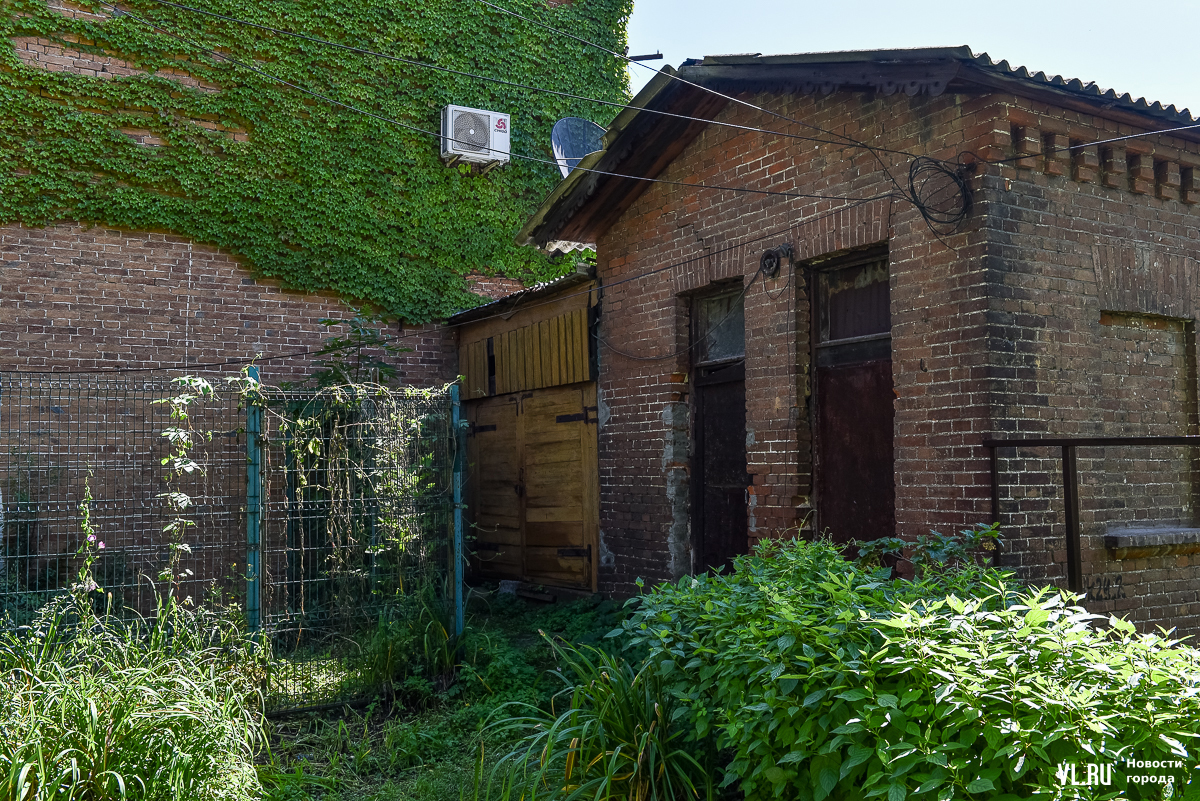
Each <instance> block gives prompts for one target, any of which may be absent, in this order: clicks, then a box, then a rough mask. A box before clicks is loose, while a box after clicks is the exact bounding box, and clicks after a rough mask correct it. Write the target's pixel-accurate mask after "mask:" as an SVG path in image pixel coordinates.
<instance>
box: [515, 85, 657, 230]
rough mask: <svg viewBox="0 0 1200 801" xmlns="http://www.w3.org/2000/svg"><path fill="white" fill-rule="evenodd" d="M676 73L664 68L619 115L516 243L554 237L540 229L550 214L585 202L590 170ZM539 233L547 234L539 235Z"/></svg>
mask: <svg viewBox="0 0 1200 801" xmlns="http://www.w3.org/2000/svg"><path fill="white" fill-rule="evenodd" d="M675 74H676V72H675V70H674V68H672V67H670V66H666V67H663V68H662V69H661V70H659V72H658V74H656V75H655V76H654V77H653V78H651V79H650V81H649V82H648V83H647V84H646V85H645V86H643V87H642V90H641V91H640V92H638V93H637V95H636V96H635V97H634V98H633V99H632V100H630V101H629V105H628V106H627V107H626V108H625V109H624V110H622V111H621V113H620V114H618V115H617V116H616V118H615V119H614V120H613V121H612V124H611V125H609V126H608V129H607V130H606V131H605V132H604V136H603V138H602V139H601V144H602V147H603V149H602V150H598V151H596V152H595V153H590V154H588V155H586V156H584V157H583V159H581V160H580V162H579V164H578V165H576V167H575V169H573V170H571V172H570V173H569V174H568V175H567V177H566V178H564V179H563V180H562V181H560V182H559V184H558V186H556V187H554V189H553V190H551V192H550V194H549V195H547V196H546V199H545V200H543V201H542V203H541V205H539V206H538V208H537V211H535V212H534V213H533V215H532V216H531V217H530V218H529V219H528V220H527V221H526V222H525V225H523V226H522V227H521V230H520V231H518V232H517V236H516V242H517V244H518V245H532V244H538V245H542V244H545V243H546V242H547V241H549V240H551V239H554V238H555V237H554V236H553V235H548V234H549V232H544V231H541V230H540V229H541V228H543V227H544V224H545V222H546V217H547V215H548V214H549V213H550V212H551V211H553V210H554V209H556V208H558V207H560V206H561V205H563V204H567V205H575V204H576V203H579V202H582V201H583V200H584V199H586V197H587V195H588V194H591V192H590V191H587V188H586V187H584V186H583V184H584V183H585V182H587V181H588V179H589V178H594V177H596V173H593V172H589V170H593V169H595V168H596V165H597V164H599V163H600V161H601V160H602V159H603V158H604V157H605V156H606V155H608V151H609V149H610V148H611V147H612V145H613V143H614V142H616V141H617V140H618V139H619V138H620V136H621V134H622V133H623V132H624V131H625V130H626V129H627V128H628V127H629V126H630V125H631V124H632V123H633V122H634V120H636V119H637V117H638V115H639V114H641V113H642V109H644V108H646V107H647V106H649V105H650V104H651V103H652V102H653V101H654V100H655V99H656V98H657V97H658V96H659V95H661V94H662V93H663V92H664V90H666V89H668V88H669V87H670V86H671V85H672V84H673V83H674V82H675V81H674V77H673V76H674V75H675ZM581 192H584V193H585V194H583V197H578V198H577V197H574V196H575V195H577V194H579V193H581ZM539 234H546V235H543V236H539Z"/></svg>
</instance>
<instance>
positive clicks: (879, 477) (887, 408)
mask: <svg viewBox="0 0 1200 801" xmlns="http://www.w3.org/2000/svg"><path fill="white" fill-rule="evenodd" d="M814 277H815V284H816V286H815V289H816V292H815V297H814V306H815V308H814V310H813V312H814V313H813V329H814V330H813V335H814V336H813V343H814V345H813V354H812V364H813V366H814V373H815V378H816V381H815V388H814V401H815V406H816V413H815V415H814V426H813V428H814V431H813V434H814V442H815V457H816V458H815V471H814V473H815V482H814V483H815V495H816V506H817V521H816V522H817V530H818V531H828V533H829V534H830V535H831V536H832V538H833V540H834V541H835V542H846V541H847V540H853V539H858V540H874V539H879V538H880V537H890V536H893V535H894V534H895V528H896V487H895V457H894V444H893V426H894V421H895V403H894V401H895V391H894V389H893V385H892V318H891V293H890V289H889V276H888V260H887V255H886V253H884V254H872V255H870V256H866V257H860V258H857V259H855V260H852V261H843V262H840V263H836V264H831V265H829V266H828V267H825V266H822V268H821V269H820V270H819V271H818V272H816V274H815V276H814Z"/></svg>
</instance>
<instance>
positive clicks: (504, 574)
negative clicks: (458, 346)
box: [465, 383, 600, 591]
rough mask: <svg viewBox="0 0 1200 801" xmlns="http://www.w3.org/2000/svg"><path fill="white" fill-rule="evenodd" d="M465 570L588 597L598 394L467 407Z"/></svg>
mask: <svg viewBox="0 0 1200 801" xmlns="http://www.w3.org/2000/svg"><path fill="white" fill-rule="evenodd" d="M465 407H466V410H467V419H468V420H469V421H470V422H471V432H472V433H471V436H470V437H469V438H468V439H469V443H470V444H469V446H468V460H469V465H470V474H469V475H470V479H469V484H468V492H467V498H468V517H469V519H470V520H471V522H472V523H473V528H472V534H473V535H474V538H473V545H474V547H473V558H472V565H473V568H474V570H475V571H476V573H477V574H478V575H480V576H482V577H487V578H493V579H514V580H520V581H527V582H530V583H534V584H545V585H549V586H559V587H573V588H579V589H590V590H592V591H595V590H596V564H595V560H596V551H597V546H598V534H599V519H600V504H599V482H598V473H597V462H596V387H595V384H592V383H585V384H576V385H573V386H564V387H553V388H547V389H540V390H537V391H534V392H525V393H521V394H519V395H504V396H498V397H495V398H488V399H486V400H480V401H475V402H472V403H468V404H466V405H465Z"/></svg>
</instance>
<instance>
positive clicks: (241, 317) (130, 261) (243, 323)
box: [0, 223, 507, 386]
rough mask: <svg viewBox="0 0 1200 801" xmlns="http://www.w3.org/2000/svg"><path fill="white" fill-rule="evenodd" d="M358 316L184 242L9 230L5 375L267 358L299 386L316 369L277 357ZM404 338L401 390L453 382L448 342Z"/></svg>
mask: <svg viewBox="0 0 1200 801" xmlns="http://www.w3.org/2000/svg"><path fill="white" fill-rule="evenodd" d="M480 288H481V289H482V290H484V291H487V290H489V289H499V290H500V291H501V292H503V291H505V290H506V289H507V287H491V286H490V285H486V286H481V287H480ZM349 316H351V312H350V310H349V307H348V306H347V305H346V304H344V303H342V302H340V301H339V300H338V299H337V298H335V297H333V296H331V295H322V294H307V293H301V292H290V291H286V290H284V289H281V288H280V287H279V286H278V285H277V284H276V283H274V282H269V281H262V280H260V279H256V278H255V277H254V274H253V273H252V272H251V271H250V270H249V269H248V268H247V267H246V266H245V265H243V264H240V263H239V262H238V260H237V259H236V258H235V257H233V256H232V255H230V254H228V253H225V252H223V251H221V250H219V249H218V248H214V247H211V246H206V245H202V244H197V243H193V242H191V241H189V240H187V239H184V238H182V237H177V236H172V235H169V234H164V233H159V232H147V231H120V230H113V229H107V228H90V229H89V228H85V227H83V226H80V225H77V224H71V223H60V224H56V225H49V226H47V227H45V228H30V227H26V226H23V225H19V224H10V225H3V226H0V371H4V370H20V371H45V372H70V371H101V370H113V369H119V368H128V367H135V368H144V367H160V368H169V369H167V370H165V371H164V374H165V375H173V374H176V373H182V372H195V371H196V365H209V364H217V363H221V362H227V361H235V362H236V361H237V360H241V359H250V358H254V357H256V356H259V355H260V354H261V357H262V358H261V359H260V363H261V365H262V367H261V370H262V376H263V380H264V381H268V382H270V383H279V382H280V381H295V380H297V379H299V378H302V377H303V376H305V375H307V374H308V372H309V370H310V364H311V361H312V360H311V358H308V357H303V358H289V359H280V358H277V357H280V356H282V355H285V354H291V353H296V352H299V351H306V350H312V349H315V348H320V347H321V346H322V344H323V343H324V341H325V338H326V337H328V336H330V329H329V328H327V327H326V326H325V325H322V324H321V322H320V321H321V320H322V319H325V318H335V319H344V318H347V317H349ZM393 333H396V334H399V333H401V331H400V330H399V329H397V330H396V331H394V332H393ZM403 333H406V334H408V336H406V337H405V338H404V339H402V340H400V341H399V342H398V344H401V345H402V346H403V347H405V348H408V349H410V350H409V351H408V352H406V353H405V354H403V356H402V357H401V361H402V364H401V373H402V380H403V381H405V382H406V383H411V384H413V385H417V386H431V385H434V384H438V383H444V382H445V381H450V380H453V379H454V369H453V365H454V340H453V336H452V335H451V334H450V333H449V332H448V331H446V330H444V329H441V328H439V327H437V326H423V327H421V328H416V329H412V328H410V329H408V330H407V331H404V332H403ZM273 357H276V358H273ZM237 369H238V367H237V366H236V365H235V366H230V367H227V368H224V369H223V370H222V372H237Z"/></svg>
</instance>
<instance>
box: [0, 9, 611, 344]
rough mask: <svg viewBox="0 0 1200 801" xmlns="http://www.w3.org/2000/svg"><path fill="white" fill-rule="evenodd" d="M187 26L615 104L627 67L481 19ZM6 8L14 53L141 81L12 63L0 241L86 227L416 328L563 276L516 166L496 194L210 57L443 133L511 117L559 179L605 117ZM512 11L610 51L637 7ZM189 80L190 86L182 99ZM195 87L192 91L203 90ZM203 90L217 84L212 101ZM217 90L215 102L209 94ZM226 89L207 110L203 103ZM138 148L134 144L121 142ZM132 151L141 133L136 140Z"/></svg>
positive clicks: (492, 177)
mask: <svg viewBox="0 0 1200 801" xmlns="http://www.w3.org/2000/svg"><path fill="white" fill-rule="evenodd" d="M191 4H192V5H195V6H197V7H200V8H204V9H207V10H211V11H215V12H219V13H222V14H226V15H229V16H233V17H237V18H240V19H244V20H249V21H252V22H255V23H260V24H263V25H268V26H273V27H277V28H282V29H286V30H290V31H296V32H300V33H304V34H307V35H311V36H317V37H321V38H324V39H329V40H332V41H336V42H340V43H344V44H349V45H354V46H357V47H363V48H368V49H371V50H376V51H381V52H385V53H389V54H393V55H398V56H403V57H406V58H411V59H418V60H422V61H426V62H434V63H437V64H439V65H443V66H447V67H452V68H455V69H459V70H465V71H469V72H474V73H477V74H481V75H485V76H496V77H500V78H504V79H506V80H510V81H517V82H521V83H526V84H531V85H536V86H547V87H549V88H553V89H557V90H560V91H566V92H572V93H575V94H579V95H584V96H590V97H598V98H602V99H606V100H621V99H623V98H624V97H625V96H626V92H627V86H628V84H627V77H626V73H625V65H624V62H622V61H620V60H619V59H616V58H615V57H612V56H608V55H605V54H603V53H601V52H599V51H597V50H595V49H594V48H589V47H586V46H585V45H582V44H580V43H578V42H575V41H572V40H570V39H565V38H562V37H558V36H557V35H555V34H553V33H551V32H549V31H547V30H545V29H543V28H540V27H538V26H536V25H533V24H531V23H528V22H525V21H523V20H520V19H516V18H514V17H511V16H508V15H504V14H501V13H500V12H497V11H495V10H493V9H490V8H488V7H487V6H485V5H483V4H482V3H477V2H473V0H421V1H420V2H415V1H414V0H360V1H359V2H352V3H344V2H333V0H272V2H270V3H261V2H257V1H256V0H192V3H191ZM120 5H121V6H122V7H124V8H126V9H128V10H130V11H132V12H134V13H136V14H138V15H139V16H142V17H146V18H149V19H152V20H154V21H157V22H158V23H160V24H161V25H162V26H163V27H164V28H166V29H168V30H170V31H172V32H175V33H177V34H179V35H180V36H182V37H185V38H186V39H188V40H191V42H193V43H194V44H189V43H185V42H184V41H181V40H180V39H178V38H174V37H172V36H168V35H166V34H164V33H160V32H155V31H154V30H151V29H150V28H148V27H146V26H145V25H143V24H142V23H140V22H138V21H136V20H134V19H132V18H130V17H127V16H119V15H118V16H113V15H111V14H109V12H108V9H107V8H106V7H105V6H103V5H101V4H99V3H97V2H93V1H92V0H82V2H81V5H80V6H79V7H80V8H86V9H88V10H90V11H92V12H94V13H93V14H76V15H74V16H71V15H66V14H63V13H60V12H59V11H56V10H54V9H52V8H50V7H49V6H48V5H47V4H46V0H0V9H3V13H0V29H2V31H3V37H4V38H5V39H8V40H10V41H12V40H20V39H22V38H25V37H34V38H39V39H46V40H51V41H52V42H55V43H57V44H58V45H59V46H61V47H63V48H65V49H69V50H76V51H82V52H84V53H85V54H89V55H90V56H91V57H97V58H108V59H120V60H121V61H123V62H125V63H127V64H128V65H129V66H130V69H131V70H132V71H133V72H134V74H133V75H127V76H120V77H117V78H115V79H106V78H101V77H93V76H86V75H79V74H75V73H72V72H68V71H53V70H49V69H45V68H43V66H38V65H30V64H27V63H25V62H24V61H22V59H21V58H20V57H18V55H17V51H16V50H15V49H14V48H13V47H0V121H2V123H3V124H2V125H0V223H11V222H23V223H25V224H28V225H35V226H36V225H46V224H50V223H54V222H58V221H78V222H82V223H85V224H88V225H107V226H114V227H120V228H127V229H134V230H161V231H169V232H171V233H173V234H177V235H180V236H185V237H188V238H190V239H193V240H195V241H198V242H205V243H210V244H213V245H216V246H219V247H221V248H224V249H226V250H228V251H231V252H233V253H234V254H236V255H238V256H239V257H241V258H242V260H243V263H245V264H247V266H248V267H249V268H250V269H251V270H252V271H254V273H255V274H256V275H257V276H259V277H262V278H267V279H274V280H277V281H279V282H281V283H282V284H283V285H284V286H286V287H289V288H292V289H299V290H304V291H333V292H336V293H338V294H339V295H341V296H342V297H345V298H347V299H351V300H354V301H358V302H360V303H369V304H373V305H375V306H378V307H380V308H381V309H383V310H385V311H386V312H388V313H390V314H393V315H396V316H399V317H401V318H403V319H406V320H408V321H411V322H422V321H426V320H429V319H434V318H437V317H440V316H443V315H446V314H448V313H451V312H453V311H455V310H457V309H459V308H463V307H464V306H470V305H473V304H474V303H475V302H477V300H476V299H475V298H474V296H472V295H470V294H469V293H468V292H467V290H466V288H465V286H466V284H465V282H464V281H463V280H462V276H463V275H464V274H466V273H468V272H471V271H472V270H483V271H485V272H489V273H498V274H503V275H507V276H512V277H517V278H522V279H526V280H529V279H535V280H542V279H546V278H549V277H552V276H554V275H555V274H556V273H557V272H558V270H559V268H557V267H556V266H555V265H554V264H553V263H552V262H551V261H550V260H548V259H547V258H546V257H544V256H543V255H541V254H539V253H537V252H536V251H534V250H533V249H531V248H523V247H518V246H517V245H516V244H515V243H514V242H513V236H514V234H515V233H516V231H517V230H518V229H519V228H520V226H521V224H522V223H523V222H524V220H525V218H526V217H527V216H528V214H529V213H530V212H531V211H532V210H533V209H534V208H535V207H536V206H537V204H538V203H539V202H540V201H541V199H542V198H543V197H544V196H545V194H546V193H547V192H548V191H549V190H550V189H551V188H552V187H553V186H554V184H555V183H556V182H557V180H558V179H559V177H560V176H559V174H558V171H557V169H556V168H555V167H554V166H551V165H540V164H535V163H531V162H522V161H517V160H514V161H513V162H511V163H510V164H508V165H506V166H504V167H501V168H498V169H495V170H493V171H491V172H490V173H488V174H486V175H484V174H480V171H479V170H471V169H470V168H468V167H466V166H461V165H460V166H458V167H454V168H447V167H446V166H444V165H443V164H442V162H441V161H440V159H439V144H438V140H437V139H436V138H435V137H430V136H425V135H423V134H419V133H415V132H413V131H407V130H404V129H402V128H399V127H396V126H394V125H389V124H388V123H386V122H382V121H379V120H375V119H371V118H369V117H366V116H363V115H360V114H355V113H354V112H352V111H350V110H347V109H344V108H338V107H335V106H332V105H330V104H328V103H323V102H321V101H318V100H316V99H314V98H312V97H310V96H306V95H304V94H303V93H301V92H298V91H295V90H293V89H290V88H288V87H286V86H283V85H281V84H279V83H276V82H274V81H271V80H270V79H268V78H266V77H263V76H260V75H256V74H254V73H253V72H250V71H247V70H244V69H242V68H240V67H238V66H236V65H233V64H230V63H228V62H226V61H223V60H221V59H219V58H215V57H213V56H212V54H211V51H212V50H214V49H215V50H217V51H218V52H222V53H227V54H228V55H230V56H231V57H233V58H236V59H238V60H240V61H244V62H248V63H251V64H253V65H255V66H256V67H258V68H259V69H262V70H265V71H268V72H270V73H271V74H272V75H275V76H277V77H279V78H282V79H284V80H286V81H289V82H291V83H294V84H297V85H299V86H302V87H304V88H306V89H309V90H312V91H314V92H319V93H321V94H323V95H326V96H329V97H331V98H334V99H336V100H339V101H341V102H345V103H349V104H352V105H355V106H357V107H359V108H362V109H364V110H367V111H370V112H372V113H375V114H380V115H383V116H386V117H389V118H392V119H396V120H399V121H401V122H403V123H405V124H409V125H413V126H416V127H418V128H422V129H424V130H428V131H435V132H436V131H437V130H438V128H439V119H440V111H441V109H442V107H443V106H445V105H447V104H451V103H453V104H458V105H465V106H472V107H475V108H487V109H495V110H499V111H506V112H509V113H511V114H512V115H513V131H512V134H513V136H512V148H513V151H514V152H516V153H522V154H527V155H532V156H537V157H539V158H546V159H552V154H551V150H550V128H551V127H552V125H553V124H554V122H555V121H556V120H557V119H559V118H560V117H563V116H568V115H576V116H583V117H588V118H591V119H593V120H595V121H596V122H599V123H601V124H603V123H606V122H607V121H608V120H609V119H611V117H612V110H611V109H606V108H605V107H602V106H599V105H598V104H594V103H588V102H585V101H577V100H570V99H567V98H561V97H556V96H552V95H546V94H542V93H535V92H530V91H528V90H523V89H516V88H513V87H508V86H501V85H498V84H495V83H491V82H487V81H481V80H476V79H471V78H464V77H460V76H455V75H449V74H446V73H440V72H433V71H429V70H423V69H420V68H416V67H412V66H409V65H405V64H401V63H398V62H392V61H387V60H384V59H380V58H376V57H372V56H367V55H359V54H354V53H350V52H347V51H344V50H338V49H334V48H330V47H328V46H326V45H321V44H317V43H312V42H307V41H302V40H297V39H294V38H292V37H283V36H279V35H276V34H271V33H266V32H263V31H260V30H256V29H253V28H247V27H245V26H241V25H237V24H235V23H229V22H224V21H221V20H217V19H213V18H209V17H204V16H201V15H198V14H196V13H194V12H191V11H187V10H183V9H177V8H172V7H169V6H164V5H161V4H158V3H156V2H154V1H153V0H133V2H129V3H120ZM504 5H505V7H507V8H510V9H512V10H514V11H517V12H518V13H520V14H522V15H524V16H527V17H531V18H533V19H537V20H540V21H543V22H545V23H546V24H548V25H551V26H554V27H557V28H560V29H568V30H571V31H573V32H574V33H576V34H577V35H579V36H581V37H582V38H585V39H589V40H592V41H595V42H598V43H600V44H603V45H605V46H606V47H609V48H611V49H613V50H617V51H620V50H622V49H623V48H624V46H625V21H626V19H627V18H628V15H629V13H630V11H631V10H632V0H577V1H576V2H575V3H567V4H561V5H557V6H555V7H553V8H551V7H549V6H548V5H547V4H546V3H545V2H544V0H505V2H504ZM181 74H186V75H188V76H191V79H187V80H183V81H181V80H180V75H181ZM192 79H194V80H192ZM196 81H200V82H203V83H201V84H200V85H199V86H197V85H196ZM206 85H207V86H206ZM207 87H211V88H207ZM122 129H124V132H123V131H122ZM130 131H133V132H148V135H145V136H141V140H142V141H138V139H137V138H135V137H136V136H138V134H130Z"/></svg>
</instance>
